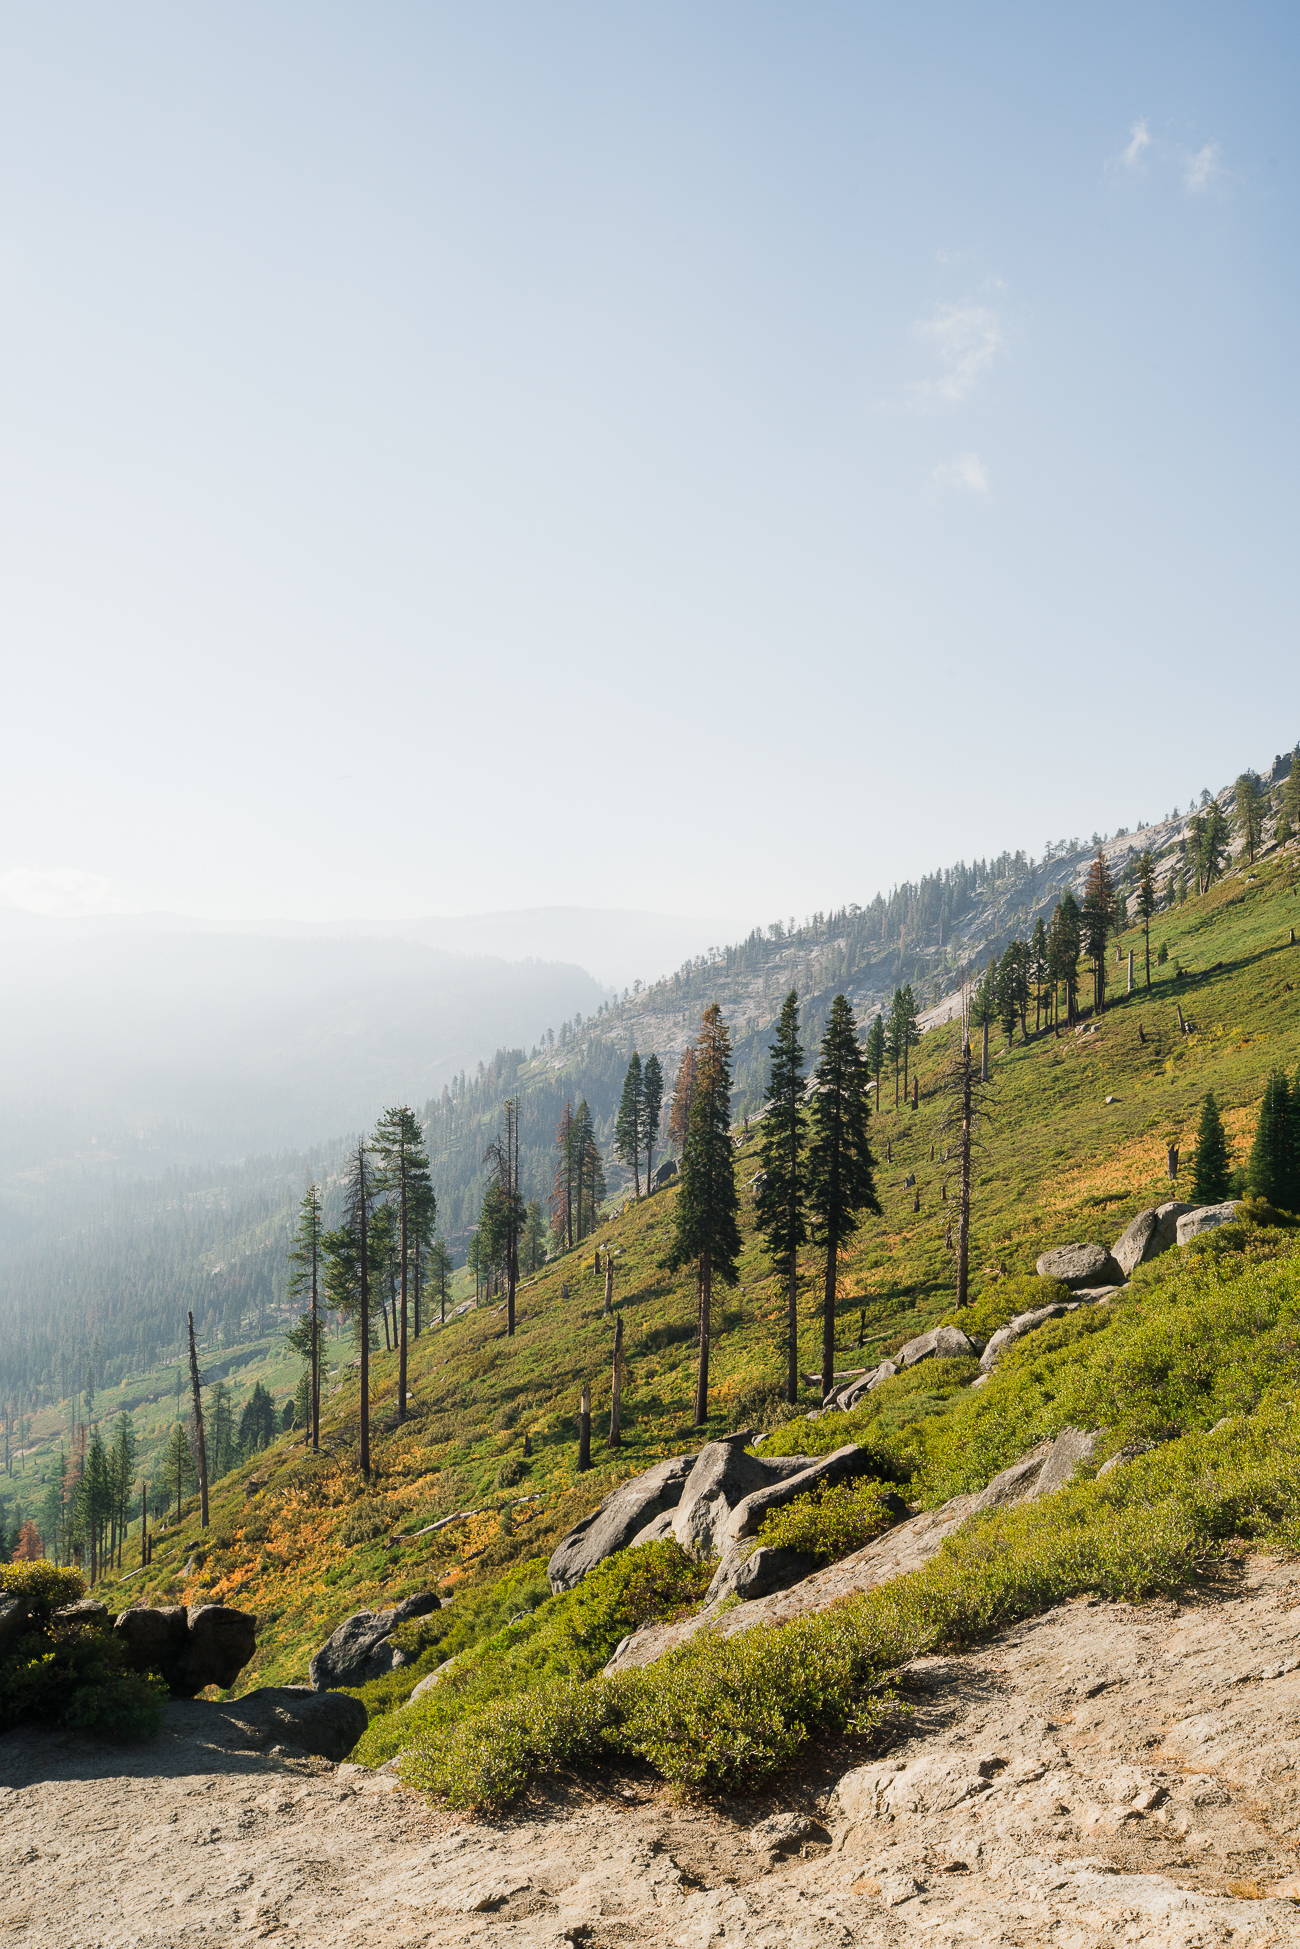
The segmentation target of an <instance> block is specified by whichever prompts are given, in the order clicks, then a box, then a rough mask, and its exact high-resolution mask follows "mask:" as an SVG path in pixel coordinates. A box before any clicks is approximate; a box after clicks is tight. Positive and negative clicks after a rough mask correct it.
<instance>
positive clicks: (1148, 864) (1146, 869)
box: [1137, 846, 1160, 989]
mask: <svg viewBox="0 0 1300 1949" xmlns="http://www.w3.org/2000/svg"><path fill="white" fill-rule="evenodd" d="M1159 898H1160V896H1159V894H1158V893H1157V892H1156V863H1155V860H1154V859H1153V858H1152V856H1151V848H1150V847H1149V846H1148V847H1147V850H1146V851H1145V852H1144V853H1143V855H1142V858H1141V859H1140V860H1139V862H1138V884H1137V913H1138V919H1139V920H1140V921H1141V922H1142V933H1143V939H1144V941H1145V945H1146V964H1147V988H1148V989H1150V987H1151V916H1152V914H1154V912H1155V910H1156V907H1157V904H1158V902H1159Z"/></svg>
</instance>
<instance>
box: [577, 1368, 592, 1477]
mask: <svg viewBox="0 0 1300 1949" xmlns="http://www.w3.org/2000/svg"><path fill="white" fill-rule="evenodd" d="M590 1467H591V1387H590V1385H589V1383H588V1382H587V1381H584V1382H583V1383H582V1394H581V1396H580V1398H579V1401H578V1473H579V1475H583V1474H585V1473H586V1471H587V1470H588V1469H589V1468H590Z"/></svg>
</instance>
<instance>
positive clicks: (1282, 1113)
mask: <svg viewBox="0 0 1300 1949" xmlns="http://www.w3.org/2000/svg"><path fill="white" fill-rule="evenodd" d="M1246 1183H1247V1185H1248V1186H1249V1188H1250V1195H1251V1197H1252V1198H1267V1200H1268V1202H1269V1203H1270V1204H1271V1205H1275V1206H1276V1207H1277V1208H1278V1210H1279V1211H1295V1210H1296V1208H1297V1206H1298V1205H1300V1196H1298V1195H1297V1188H1296V1158H1295V1147H1294V1131H1293V1128H1292V1117H1291V1087H1290V1084H1289V1083H1288V1082H1287V1079H1286V1072H1285V1071H1284V1070H1281V1069H1275V1070H1274V1071H1273V1073H1272V1075H1271V1076H1270V1077H1269V1079H1268V1081H1267V1083H1265V1085H1264V1097H1263V1101H1262V1102H1261V1104H1260V1106H1259V1122H1258V1123H1257V1124H1256V1126H1255V1141H1254V1143H1253V1144H1252V1145H1251V1150H1250V1162H1249V1163H1248V1164H1247V1166H1246Z"/></svg>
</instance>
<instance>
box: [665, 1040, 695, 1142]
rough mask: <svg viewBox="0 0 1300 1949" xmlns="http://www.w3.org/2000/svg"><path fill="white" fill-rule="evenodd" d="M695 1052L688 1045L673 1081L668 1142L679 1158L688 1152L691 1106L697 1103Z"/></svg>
mask: <svg viewBox="0 0 1300 1949" xmlns="http://www.w3.org/2000/svg"><path fill="white" fill-rule="evenodd" d="M695 1069H696V1063H695V1050H694V1049H693V1048H692V1047H691V1046H690V1045H689V1044H688V1045H687V1047H686V1048H685V1049H683V1051H682V1058H681V1061H680V1062H679V1063H678V1065H677V1074H676V1076H675V1077H674V1079H673V1100H672V1107H671V1109H670V1110H669V1113H668V1141H669V1143H670V1144H672V1145H674V1146H675V1148H676V1150H677V1154H678V1156H679V1157H680V1156H682V1155H684V1153H685V1150H686V1139H687V1136H688V1135H689V1133H690V1128H691V1105H692V1103H693V1102H694V1101H695Z"/></svg>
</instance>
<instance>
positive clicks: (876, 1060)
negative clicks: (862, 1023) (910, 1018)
mask: <svg viewBox="0 0 1300 1949" xmlns="http://www.w3.org/2000/svg"><path fill="white" fill-rule="evenodd" d="M866 1057H867V1067H868V1069H870V1071H871V1074H872V1077H873V1079H874V1081H875V1085H876V1109H877V1110H879V1108H880V1072H881V1070H882V1068H883V1067H884V1062H885V1024H884V1018H883V1017H882V1016H881V1013H880V1010H879V1009H877V1010H876V1019H875V1021H874V1022H873V1023H872V1024H871V1027H870V1028H869V1029H868V1030H867V1047H866Z"/></svg>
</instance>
